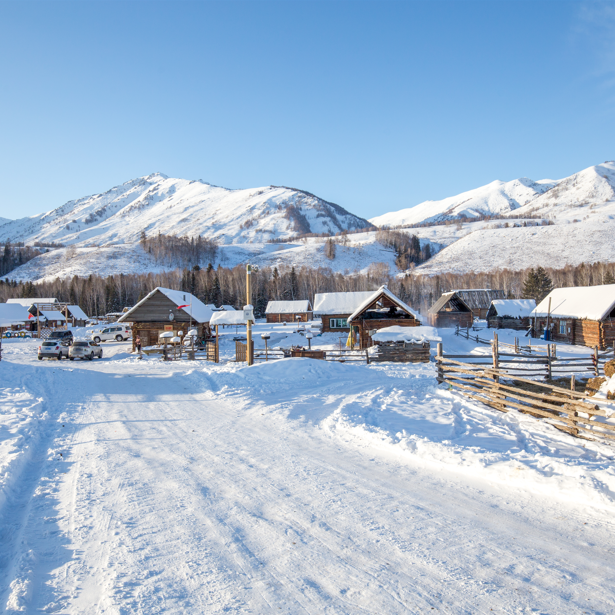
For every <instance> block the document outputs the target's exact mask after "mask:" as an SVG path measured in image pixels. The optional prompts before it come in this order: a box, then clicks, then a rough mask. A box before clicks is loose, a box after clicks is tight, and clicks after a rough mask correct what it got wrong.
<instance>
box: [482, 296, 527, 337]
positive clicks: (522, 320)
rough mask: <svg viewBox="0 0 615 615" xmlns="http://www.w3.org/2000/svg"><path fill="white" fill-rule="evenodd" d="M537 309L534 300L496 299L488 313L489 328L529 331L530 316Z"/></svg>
mask: <svg viewBox="0 0 615 615" xmlns="http://www.w3.org/2000/svg"><path fill="white" fill-rule="evenodd" d="M535 308H536V301H534V299H494V300H493V301H492V302H491V307H490V308H489V311H488V312H487V326H488V327H490V328H492V329H515V330H516V331H529V329H530V326H531V322H530V314H531V313H532V312H533V311H534V309H535Z"/></svg>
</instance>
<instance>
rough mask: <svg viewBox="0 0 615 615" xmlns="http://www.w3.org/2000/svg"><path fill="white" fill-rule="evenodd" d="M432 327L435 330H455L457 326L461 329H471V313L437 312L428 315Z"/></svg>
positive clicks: (472, 319)
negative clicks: (435, 328)
mask: <svg viewBox="0 0 615 615" xmlns="http://www.w3.org/2000/svg"><path fill="white" fill-rule="evenodd" d="M429 319H430V321H431V326H432V327H437V328H447V327H448V328H455V327H457V326H459V327H460V328H462V329H466V328H467V327H471V326H472V323H473V322H474V317H473V315H472V312H438V313H437V314H430V318H429Z"/></svg>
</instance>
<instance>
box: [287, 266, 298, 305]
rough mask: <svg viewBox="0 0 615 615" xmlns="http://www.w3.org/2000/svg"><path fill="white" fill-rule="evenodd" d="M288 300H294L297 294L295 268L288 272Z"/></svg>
mask: <svg viewBox="0 0 615 615" xmlns="http://www.w3.org/2000/svg"><path fill="white" fill-rule="evenodd" d="M289 282H290V289H289V290H290V298H291V299H295V298H296V297H297V295H298V294H299V283H298V281H297V273H296V272H295V268H294V267H293V268H292V269H291V270H290V279H289Z"/></svg>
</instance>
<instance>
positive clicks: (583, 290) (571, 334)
mask: <svg viewBox="0 0 615 615" xmlns="http://www.w3.org/2000/svg"><path fill="white" fill-rule="evenodd" d="M532 324H533V328H534V333H535V335H538V336H542V335H543V333H544V330H545V329H546V328H547V329H548V330H549V333H550V338H551V339H552V340H553V341H556V342H564V343H566V344H575V345H577V346H589V347H590V348H593V347H595V346H598V347H599V348H600V349H601V350H604V349H606V348H612V347H613V344H614V343H615V284H607V285H603V286H578V287H571V288H556V289H555V290H553V291H551V292H550V293H549V295H548V296H547V297H546V298H545V299H543V300H542V301H541V302H540V303H539V304H538V306H536V309H535V310H534V311H533V312H532Z"/></svg>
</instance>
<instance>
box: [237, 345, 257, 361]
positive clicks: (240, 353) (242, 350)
mask: <svg viewBox="0 0 615 615" xmlns="http://www.w3.org/2000/svg"><path fill="white" fill-rule="evenodd" d="M250 350H251V351H252V361H254V340H252V344H251V348H250ZM247 360H248V344H247V343H245V344H244V343H243V342H235V361H237V363H240V362H242V361H247Z"/></svg>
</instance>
